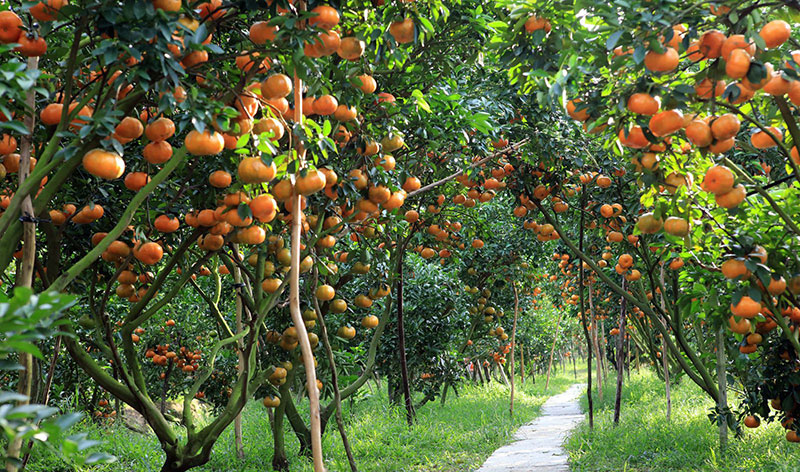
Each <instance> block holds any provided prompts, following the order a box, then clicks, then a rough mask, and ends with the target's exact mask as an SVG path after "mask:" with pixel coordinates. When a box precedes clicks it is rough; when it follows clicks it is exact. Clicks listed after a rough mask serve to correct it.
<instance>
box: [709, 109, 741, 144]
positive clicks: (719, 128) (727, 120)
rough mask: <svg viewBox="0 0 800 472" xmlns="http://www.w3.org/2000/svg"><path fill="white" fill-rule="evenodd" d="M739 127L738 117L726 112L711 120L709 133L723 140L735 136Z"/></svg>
mask: <svg viewBox="0 0 800 472" xmlns="http://www.w3.org/2000/svg"><path fill="white" fill-rule="evenodd" d="M740 127H741V122H740V121H739V118H737V117H736V115H734V114H732V113H726V114H724V115H722V116H719V117H717V118H716V119H714V120H713V121H712V122H711V133H712V134H713V135H714V138H715V139H717V140H719V141H723V140H725V139H729V138H733V137H734V136H736V134H737V133H738V132H739V128H740Z"/></svg>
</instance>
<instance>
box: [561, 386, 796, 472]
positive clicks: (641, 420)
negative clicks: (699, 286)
mask: <svg viewBox="0 0 800 472" xmlns="http://www.w3.org/2000/svg"><path fill="white" fill-rule="evenodd" d="M604 386H605V387H607V388H605V389H604V396H603V401H602V402H599V401H598V400H597V399H596V397H595V430H594V431H590V430H589V427H588V422H584V423H583V424H582V425H580V426H579V427H578V428H577V429H576V430H575V431H574V432H573V434H572V435H571V437H570V438H569V439H568V441H567V444H566V448H567V450H568V452H569V454H570V463H571V465H572V470H575V471H601V470H602V471H607V470H614V471H659V472H661V471H672V470H680V471H737V472H738V471H756V472H761V471H798V470H800V447H798V445H797V444H791V443H788V442H787V441H786V440H785V439H784V434H785V430H784V429H783V428H781V426H780V425H779V424H778V423H777V422H775V423H772V424H769V425H768V424H766V423H762V425H761V427H759V428H757V429H755V430H749V429H747V428H745V429H746V431H744V434H743V437H742V438H740V439H737V438H735V437H734V435H733V433H732V432H731V433H730V439H729V447H728V450H727V453H726V455H725V456H724V457H720V454H719V436H718V429H717V426H716V425H714V424H711V422H710V421H709V420H708V416H707V415H708V413H709V412H710V409H711V408H712V407H713V402H712V401H711V400H710V399H709V398H708V396H707V395H706V394H705V393H703V392H702V391H701V390H700V388H699V387H697V386H696V385H695V384H694V383H692V382H691V381H690V380H689V379H686V378H684V379H682V382H681V383H680V384H678V385H673V388H672V420H671V421H670V422H669V423H667V422H666V411H665V408H666V407H665V405H666V403H665V400H664V382H663V381H661V380H659V379H658V377H657V376H656V375H655V374H654V373H652V372H649V371H647V372H646V371H642V373H641V374H639V375H636V374H634V375H632V376H631V380H630V382H628V381H627V379H625V385H624V386H623V395H622V410H621V412H622V413H621V418H620V424H619V426H617V427H616V428H615V427H614V425H613V413H614V390H615V388H616V376H615V375H613V376H610V377H609V378H608V382H607V384H606V385H604ZM582 403H583V407H584V410H585V409H586V408H587V406H586V396H585V395H584V396H583V398H582ZM731 403H732V404H733V402H731Z"/></svg>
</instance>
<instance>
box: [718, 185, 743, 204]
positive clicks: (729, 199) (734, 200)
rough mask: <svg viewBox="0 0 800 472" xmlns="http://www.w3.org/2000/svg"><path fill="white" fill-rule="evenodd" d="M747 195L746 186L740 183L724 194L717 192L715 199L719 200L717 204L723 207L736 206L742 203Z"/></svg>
mask: <svg viewBox="0 0 800 472" xmlns="http://www.w3.org/2000/svg"><path fill="white" fill-rule="evenodd" d="M746 197H747V191H746V190H745V188H744V185H742V184H739V185H737V186H736V187H733V190H731V191H730V192H727V193H723V194H717V195H715V196H714V200H715V201H716V202H717V205H719V206H721V207H722V208H729V209H730V208H736V207H737V206H739V204H741V203H742V202H743V201H744V199H745V198H746Z"/></svg>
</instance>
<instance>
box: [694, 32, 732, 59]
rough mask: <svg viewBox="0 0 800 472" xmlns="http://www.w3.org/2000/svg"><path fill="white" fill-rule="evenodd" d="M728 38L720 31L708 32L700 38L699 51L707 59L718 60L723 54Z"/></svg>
mask: <svg viewBox="0 0 800 472" xmlns="http://www.w3.org/2000/svg"><path fill="white" fill-rule="evenodd" d="M726 39H727V37H726V36H725V35H724V34H723V33H722V32H721V31H718V30H711V31H706V32H705V33H703V35H702V36H700V41H699V42H698V49H699V51H700V53H701V54H702V55H703V57H705V58H706V59H716V58H718V57H719V56H720V54H722V44H723V43H725V40H726Z"/></svg>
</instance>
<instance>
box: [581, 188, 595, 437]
mask: <svg viewBox="0 0 800 472" xmlns="http://www.w3.org/2000/svg"><path fill="white" fill-rule="evenodd" d="M585 208H586V187H583V190H582V191H581V209H582V210H583V209H585ZM584 214H585V212H584V211H581V221H580V229H579V241H578V244H579V245H580V247H579V248H578V249H579V250H580V251H581V252H583V233H584ZM578 267H579V269H578V300H579V303H580V306H581V325H582V326H583V336H584V338H585V339H586V399H587V400H588V402H589V429H594V402H593V401H592V342H591V339H590V338H589V329H588V328H587V326H586V323H587V320H586V317H587V314H586V306H585V304H584V291H585V290H586V287H585V286H584V276H583V272H584V270H583V264H578ZM589 296H590V297H591V296H592V291H591V290H589Z"/></svg>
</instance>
